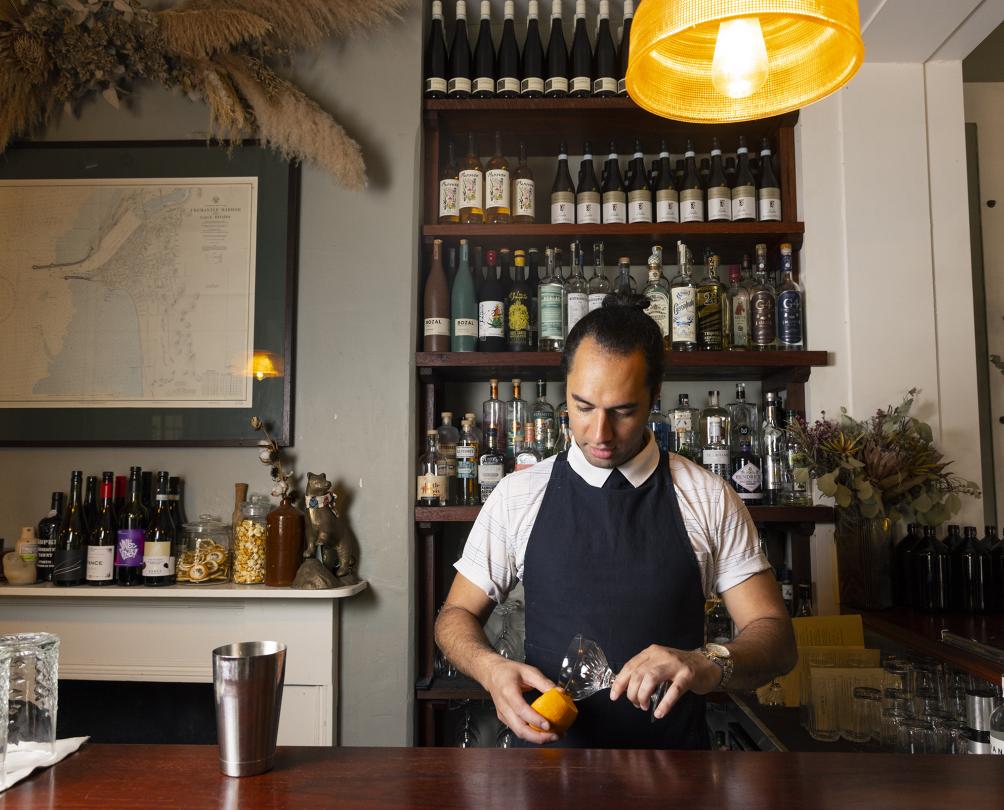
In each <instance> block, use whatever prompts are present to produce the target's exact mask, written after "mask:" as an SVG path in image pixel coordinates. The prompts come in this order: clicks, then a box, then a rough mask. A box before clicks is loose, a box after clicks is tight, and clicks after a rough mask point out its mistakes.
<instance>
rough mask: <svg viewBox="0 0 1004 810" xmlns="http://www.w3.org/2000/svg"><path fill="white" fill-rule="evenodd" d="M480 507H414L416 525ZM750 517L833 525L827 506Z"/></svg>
mask: <svg viewBox="0 0 1004 810" xmlns="http://www.w3.org/2000/svg"><path fill="white" fill-rule="evenodd" d="M480 511H481V507H480V506H439V507H435V506H416V507H415V521H416V522H417V523H473V522H474V521H475V520H476V519H477V516H478V513H479V512H480ZM749 512H750V516H751V517H752V518H753V520H754V521H756V522H757V523H833V509H832V508H831V507H829V506H751V507H749Z"/></svg>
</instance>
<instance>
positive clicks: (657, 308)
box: [644, 245, 670, 351]
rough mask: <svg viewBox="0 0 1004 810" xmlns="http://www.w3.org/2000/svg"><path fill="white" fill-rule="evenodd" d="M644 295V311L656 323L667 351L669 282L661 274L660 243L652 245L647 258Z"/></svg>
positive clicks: (668, 345)
mask: <svg viewBox="0 0 1004 810" xmlns="http://www.w3.org/2000/svg"><path fill="white" fill-rule="evenodd" d="M644 295H645V297H646V298H647V299H648V308H647V309H646V310H645V312H647V313H648V315H649V317H651V318H652V320H653V321H655V322H656V324H658V326H659V331H660V332H661V333H662V344H663V348H664V349H665V350H667V351H668V350H669V348H670V340H669V318H670V289H669V282H668V281H666V277H665V276H664V275H663V274H662V246H661V245H653V246H652V255H651V256H649V258H648V284H647V285H646V287H645V290H644Z"/></svg>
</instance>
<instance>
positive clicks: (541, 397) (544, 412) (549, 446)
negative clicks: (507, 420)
mask: <svg viewBox="0 0 1004 810" xmlns="http://www.w3.org/2000/svg"><path fill="white" fill-rule="evenodd" d="M530 412H531V415H532V418H533V430H534V436H535V438H536V444H535V446H536V448H537V452H538V453H540V457H541V458H547V457H548V456H549V455H551V453H552V452H553V451H554V443H555V441H557V438H558V436H557V433H558V431H557V425H556V424H555V421H554V406H552V405H551V403H550V402H548V401H547V383H546V382H544V381H543V380H537V400H536V401H535V402H534V403H533V407H532V408H531V411H530Z"/></svg>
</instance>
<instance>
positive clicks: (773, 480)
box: [762, 393, 788, 506]
mask: <svg viewBox="0 0 1004 810" xmlns="http://www.w3.org/2000/svg"><path fill="white" fill-rule="evenodd" d="M778 411H779V405H778V402H777V397H776V395H775V394H773V393H768V394H767V407H766V408H765V409H764V421H763V430H762V433H763V494H764V501H765V502H766V503H767V504H769V505H770V506H777V505H779V504H782V503H784V500H785V491H786V489H787V479H788V475H787V467H788V447H787V445H788V443H787V437H786V435H785V432H784V430H783V429H782V428H781V421H780V414H779V413H778Z"/></svg>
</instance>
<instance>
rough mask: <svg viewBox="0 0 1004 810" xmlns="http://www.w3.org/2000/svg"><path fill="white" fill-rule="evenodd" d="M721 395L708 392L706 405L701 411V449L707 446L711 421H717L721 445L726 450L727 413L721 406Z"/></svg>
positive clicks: (716, 392)
mask: <svg viewBox="0 0 1004 810" xmlns="http://www.w3.org/2000/svg"><path fill="white" fill-rule="evenodd" d="M720 399H721V393H720V392H719V391H717V390H712V391H708V405H707V407H706V408H705V409H704V410H703V411H701V447H705V446H707V444H708V439H709V437H710V432H711V420H712V419H717V420H718V428H719V433H721V434H722V443H723V444H724V445H725V447H726V448H728V446H729V445H728V435H729V412H728V411H727V410H725V408H723V407H722V405H721V401H720Z"/></svg>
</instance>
